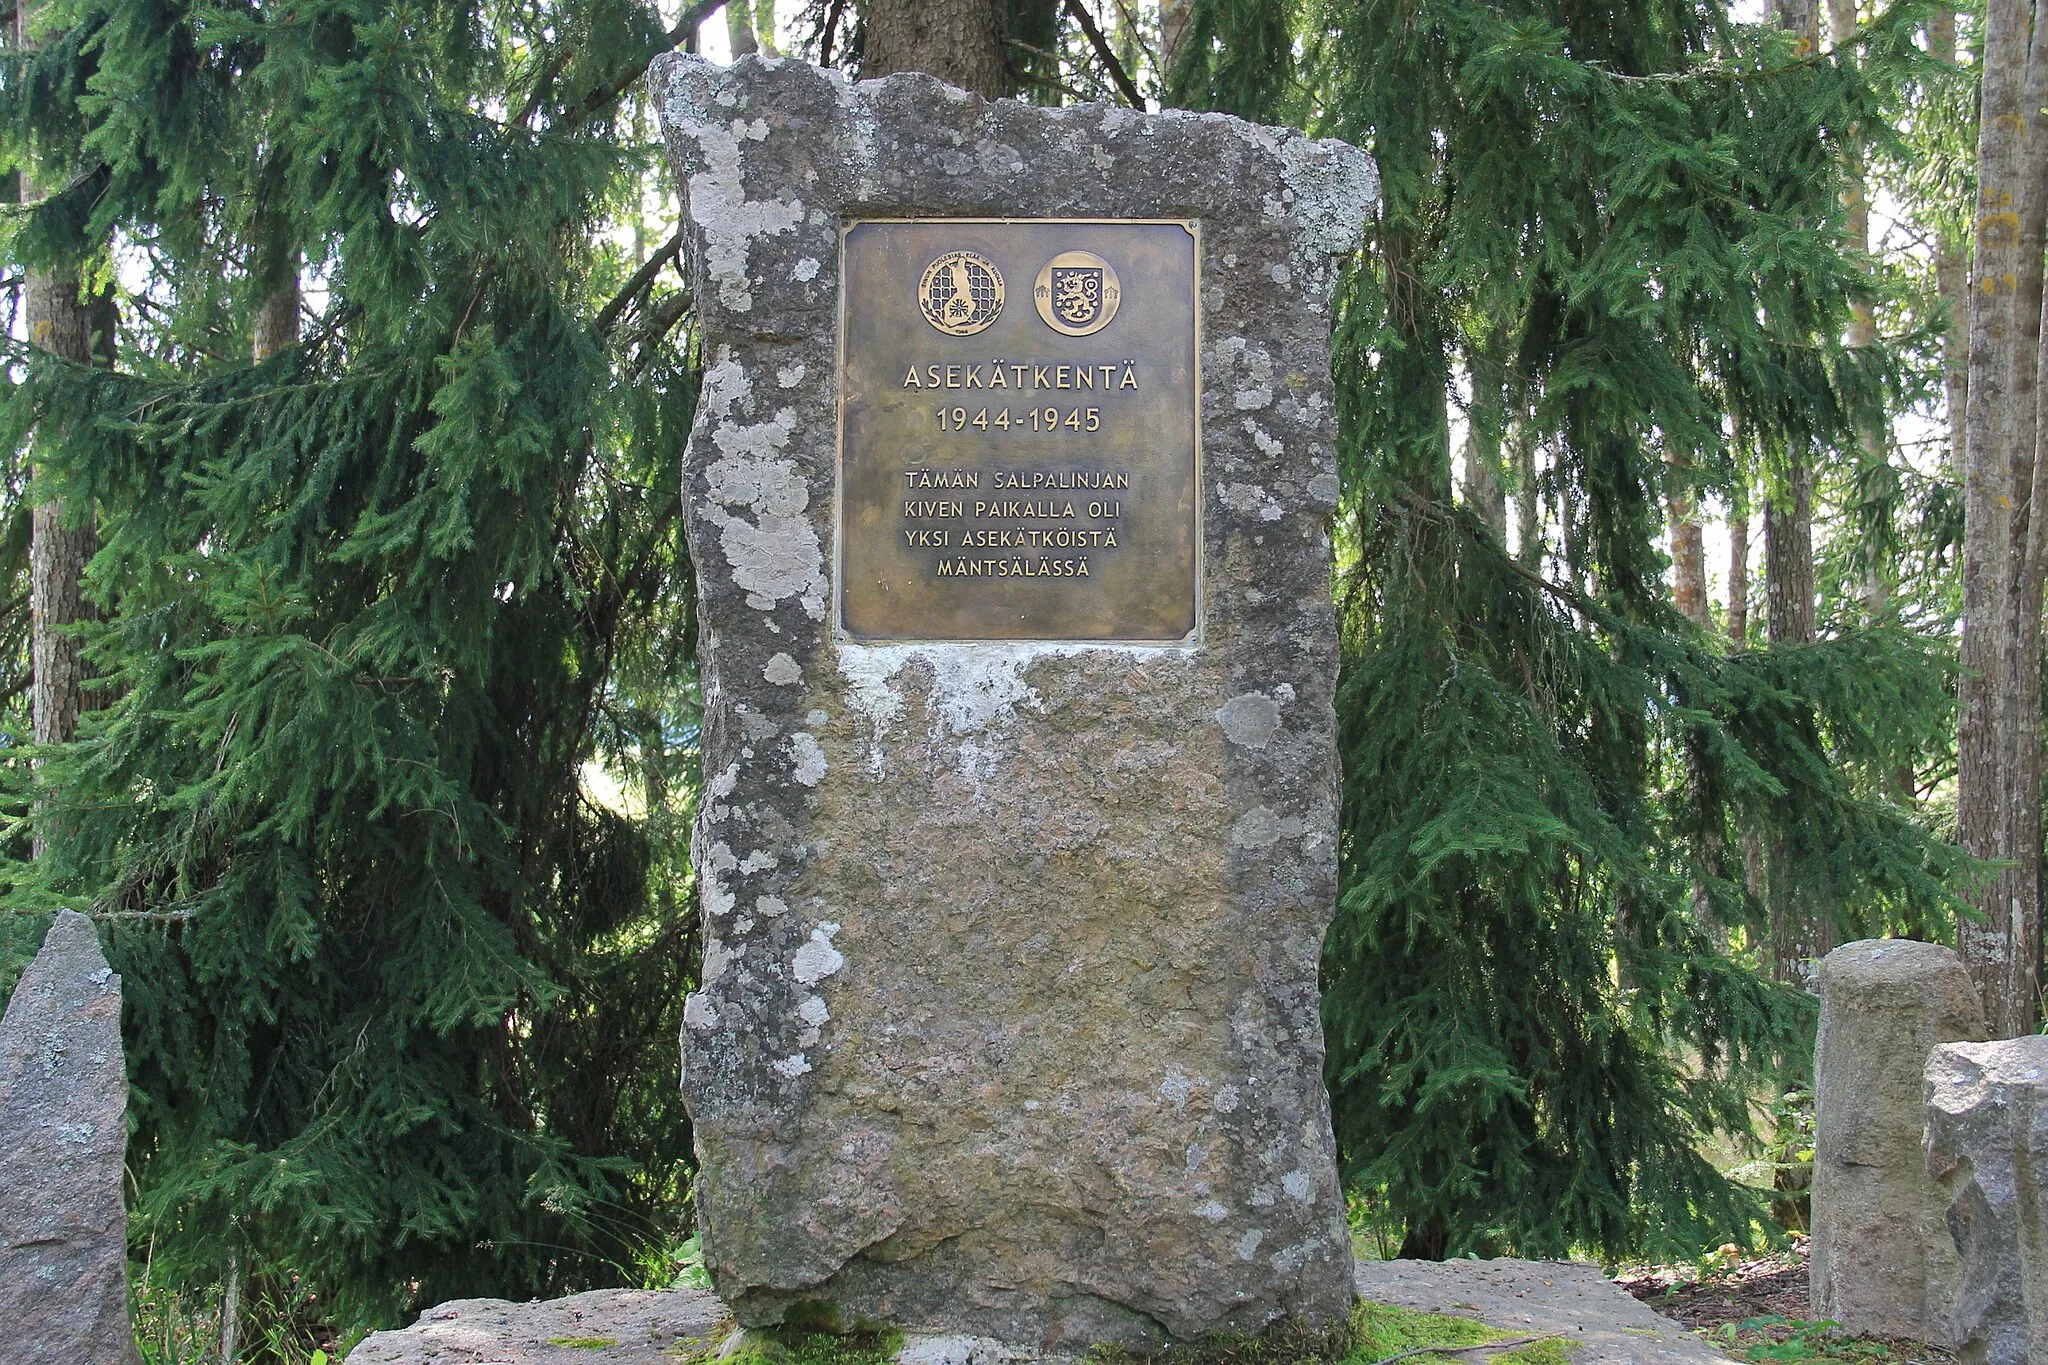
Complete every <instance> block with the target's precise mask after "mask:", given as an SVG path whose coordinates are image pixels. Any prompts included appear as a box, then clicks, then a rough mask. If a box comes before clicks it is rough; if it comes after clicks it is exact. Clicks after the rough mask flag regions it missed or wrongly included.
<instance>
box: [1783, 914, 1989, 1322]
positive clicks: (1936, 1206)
mask: <svg viewBox="0 0 2048 1365" xmlns="http://www.w3.org/2000/svg"><path fill="white" fill-rule="evenodd" d="M1814 980H1815V985H1816V986H1817V987H1818V988H1819V990H1820V1000H1821V1005H1820V1031H1819V1034H1818V1036H1817V1038H1816V1041H1815V1046H1814V1054H1813V1092H1814V1152H1813V1238H1812V1241H1811V1243H1810V1246H1811V1251H1812V1255H1811V1259H1810V1260H1809V1261H1808V1263H1807V1272H1808V1282H1809V1285H1810V1287H1811V1290H1812V1298H1813V1315H1814V1316H1815V1317H1817V1318H1827V1319H1830V1320H1832V1321H1834V1322H1837V1323H1839V1324H1841V1327H1842V1330H1843V1331H1845V1332H1862V1333H1869V1334H1871V1335H1875V1336H1887V1337H1910V1338H1912V1339H1914V1340H1916V1341H1928V1342H1934V1343H1936V1344H1939V1345H1946V1344H1947V1342H1948V1321H1947V1319H1948V1306H1949V1303H1950V1302H1951V1301H1952V1300H1953V1299H1954V1298H1955V1289H1956V1279H1957V1276H1958V1275H1959V1274H1960V1273H1961V1269H1962V1263H1961V1261H1960V1260H1959V1259H1958V1257H1957V1255H1956V1248H1955V1243H1954V1242H1953V1241H1952V1240H1951V1239H1950V1237H1949V1232H1948V1223H1947V1222H1946V1220H1945V1217H1944V1214H1945V1211H1946V1210H1947V1208H1948V1196H1946V1195H1945V1194H1943V1193H1942V1191H1941V1189H1940V1187H1939V1186H1937V1185H1936V1184H1935V1183H1934V1180H1933V1178H1932V1177H1930V1176H1929V1175H1928V1174H1927V1161H1926V1157H1925V1155H1924V1153H1923V1152H1922V1148H1921V1138H1922V1132H1923V1129H1924V1127H1925V1124H1924V1120H1923V1105H1924V1097H1923V1095H1922V1081H1921V1078H1922V1075H1923V1074H1924V1073H1925V1071H1926V1069H1927V1057H1928V1054H1929V1053H1931V1052H1933V1051H1934V1048H1935V1046H1936V1045H1937V1044H1939V1043H1953V1042H1959V1041H1974V1040H1976V1039H1979V1038H1982V1037H1983V1036H1984V1007H1983V1005H1982V1004H1981V1003H1980V1001H1979V1000H1978V997H1977V987H1976V984H1975V983H1974V982H1972V981H1971V980H1970V973H1969V971H1968V970H1967V969H1966V968H1965V967H1964V966H1963V962H1962V959H1961V958H1959V957H1957V956H1956V955H1955V953H1954V951H1953V950H1951V949H1948V948H1944V947H1942V946H1940V945H1939V944H1935V943H1915V942H1912V941H1910V940H1908V939H1865V940H1863V941H1861V942H1857V943H1846V944H1844V945H1842V946H1841V947H1839V948H1837V949H1835V950H1834V951H1833V952H1831V953H1829V954H1828V955H1827V956H1826V957H1824V958H1822V959H1821V961H1820V966H1819V968H1818V969H1817V970H1816V971H1815V973H1814Z"/></svg>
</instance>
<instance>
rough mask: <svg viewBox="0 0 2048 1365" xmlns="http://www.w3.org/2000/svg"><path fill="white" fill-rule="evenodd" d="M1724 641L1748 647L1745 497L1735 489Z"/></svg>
mask: <svg viewBox="0 0 2048 1365" xmlns="http://www.w3.org/2000/svg"><path fill="white" fill-rule="evenodd" d="M1728 643H1729V644H1731V645H1733V646H1734V647H1735V648H1737V649H1748V648H1749V498H1748V496H1747V495H1746V494H1745V493H1744V492H1743V490H1741V489H1739V488H1738V489H1737V490H1736V492H1735V495H1734V496H1733V497H1732V498H1730V500H1729V503H1728Z"/></svg>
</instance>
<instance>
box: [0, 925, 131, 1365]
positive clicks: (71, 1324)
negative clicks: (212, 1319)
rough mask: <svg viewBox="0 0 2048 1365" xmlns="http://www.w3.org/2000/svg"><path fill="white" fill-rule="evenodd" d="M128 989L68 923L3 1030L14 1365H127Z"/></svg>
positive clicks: (2, 1205)
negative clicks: (124, 1043) (124, 1007)
mask: <svg viewBox="0 0 2048 1365" xmlns="http://www.w3.org/2000/svg"><path fill="white" fill-rule="evenodd" d="M127 1117H128V1073H127V1071H126V1069H125V1068H124V1066H123V1064H122V1060H121V978H120V977H118V976H116V975H115V974H114V971H113V968H111V967H109V966H108V965H107V960H106V958H105V957H103V956H101V955H100V943H99V937H98V935H96V934H95V933H94V932H93V927H92V921H91V920H89V919H87V918H86V917H85V916H84V915H81V914H78V913H77V912H76V911H72V910H65V911H62V912H61V913H59V914H58V916H57V918H56V921H55V922H54V923H53V924H51V926H50V932H49V933H48V935H47V936H46V937H45V938H44V939H43V947H42V951H41V952H39V953H37V954H36V959H35V961H34V962H32V963H30V964H29V969H28V971H26V972H25V973H23V974H22V978H21V980H20V981H19V982H17V983H16V984H15V987H14V994H13V995H12V996H11V997H10V998H9V999H8V1002H7V1014H6V1017H5V1018H4V1019H0V1322H4V1323H6V1343H7V1344H6V1345H5V1346H4V1347H0V1359H5V1360H6V1361H8V1362H9V1365H82V1363H83V1362H88V1361H89V1362H92V1365H132V1362H135V1361H137V1360H139V1359H140V1357H138V1356H137V1355H136V1352H135V1337H134V1334H133V1332H132V1331H131V1330H130V1328H129V1325H128V1210H127V1206H126V1204H125V1203H124V1202H123V1199H122V1186H121V1173H122V1162H123V1160H124V1159H125V1158H126V1155H127V1149H128V1122H127Z"/></svg>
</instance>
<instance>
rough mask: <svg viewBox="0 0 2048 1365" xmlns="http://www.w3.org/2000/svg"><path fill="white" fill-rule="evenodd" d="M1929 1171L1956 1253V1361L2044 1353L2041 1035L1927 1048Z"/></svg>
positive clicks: (2046, 1113)
mask: <svg viewBox="0 0 2048 1365" xmlns="http://www.w3.org/2000/svg"><path fill="white" fill-rule="evenodd" d="M1926 1116H1927V1171H1928V1174H1930V1175H1932V1176H1933V1177H1934V1178H1935V1179H1936V1180H1937V1181H1939V1182H1940V1184H1941V1188H1942V1189H1943V1191H1944V1192H1945V1193H1946V1194H1947V1195H1948V1197H1949V1205H1948V1228H1949V1232H1950V1233H1951V1234H1952V1235H1953V1236H1954V1238H1955V1245H1956V1249H1957V1250H1958V1251H1959V1252H1960V1253H1961V1254H1962V1277H1961V1280H1960V1282H1959V1283H1958V1285H1957V1289H1956V1296H1955V1302H1954V1306H1953V1307H1952V1308H1951V1309H1950V1310H1949V1335H1950V1340H1951V1341H1952V1342H1953V1343H1954V1344H1955V1347H1956V1352H1957V1356H1958V1358H1959V1359H1960V1360H1962V1361H1963V1362H1964V1365H1987V1363H1988V1365H2026V1362H2028V1361H2040V1360H2048V1227H2044V1212H2048V1211H2044V1208H2043V1204H2042V1187H2041V1181H2042V1178H2043V1176H2044V1175H2048V1037H2043V1036H2041V1035H2038V1034H2036V1035H2034V1036H2032V1037H2027V1038H2013V1039H2009V1040H2007V1041H2005V1042H1994V1043H1949V1044H1946V1045H1944V1046H1942V1047H1937V1048H1936V1049H1934V1053H1933V1055H1932V1056H1930V1057H1929V1058H1928V1059H1927V1110H1926Z"/></svg>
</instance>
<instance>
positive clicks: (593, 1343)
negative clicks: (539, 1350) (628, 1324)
mask: <svg viewBox="0 0 2048 1365" xmlns="http://www.w3.org/2000/svg"><path fill="white" fill-rule="evenodd" d="M618 1344H619V1339H618V1338H617V1337H549V1338H548V1345H550V1346H564V1347H567V1348H568V1349H569V1350H572V1351H602V1350H603V1349H604V1348H605V1347H607V1346H616V1345H618Z"/></svg>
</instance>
